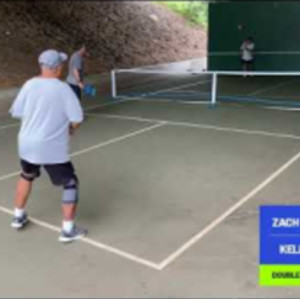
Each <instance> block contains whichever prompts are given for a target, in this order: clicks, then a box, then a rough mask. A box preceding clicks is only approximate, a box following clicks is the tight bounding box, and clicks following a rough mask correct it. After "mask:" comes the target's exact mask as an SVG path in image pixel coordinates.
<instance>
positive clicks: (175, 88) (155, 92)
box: [144, 80, 210, 96]
mask: <svg viewBox="0 0 300 299" xmlns="http://www.w3.org/2000/svg"><path fill="white" fill-rule="evenodd" d="M208 82H210V80H204V81H197V82H194V83H189V84H184V85H180V86H177V87H172V88H167V89H161V90H157V91H154V92H149V93H148V92H147V93H146V94H144V95H146V96H148V95H152V94H158V93H160V92H165V91H171V90H177V89H181V88H185V87H190V86H197V85H203V84H206V83H208Z"/></svg>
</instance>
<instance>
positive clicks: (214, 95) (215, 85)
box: [211, 72, 218, 107]
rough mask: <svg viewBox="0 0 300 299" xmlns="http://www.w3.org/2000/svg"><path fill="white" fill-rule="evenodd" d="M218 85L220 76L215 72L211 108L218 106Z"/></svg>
mask: <svg viewBox="0 0 300 299" xmlns="http://www.w3.org/2000/svg"><path fill="white" fill-rule="evenodd" d="M217 83H218V74H217V73H216V72H213V78H212V91H211V106H212V107H215V106H216V104H217Z"/></svg>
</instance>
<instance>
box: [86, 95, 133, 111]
mask: <svg viewBox="0 0 300 299" xmlns="http://www.w3.org/2000/svg"><path fill="white" fill-rule="evenodd" d="M129 101H130V98H124V99H122V100H116V101H111V102H107V103H103V104H98V105H94V106H91V107H87V108H85V109H83V111H90V110H93V109H96V108H102V107H107V106H112V105H116V104H120V103H123V102H129Z"/></svg>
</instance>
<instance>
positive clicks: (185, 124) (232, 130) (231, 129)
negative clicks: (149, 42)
mask: <svg viewBox="0 0 300 299" xmlns="http://www.w3.org/2000/svg"><path fill="white" fill-rule="evenodd" d="M87 115H90V116H95V117H105V118H116V119H123V120H135V121H141V122H163V123H164V124H166V125H171V126H182V127H189V128H199V129H206V130H215V131H223V132H230V133H243V134H248V135H261V136H268V137H277V138H289V139H295V140H300V136H297V135H291V134H280V133H271V132H267V131H251V130H243V129H237V128H234V127H217V126H212V125H206V124H194V123H189V122H176V121H167V120H162V119H153V118H143V117H135V116H123V115H115V114H105V113H87Z"/></svg>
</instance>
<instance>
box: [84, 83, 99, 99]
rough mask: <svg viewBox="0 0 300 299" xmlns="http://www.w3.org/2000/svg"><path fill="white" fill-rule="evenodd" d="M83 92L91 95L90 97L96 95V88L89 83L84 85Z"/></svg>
mask: <svg viewBox="0 0 300 299" xmlns="http://www.w3.org/2000/svg"><path fill="white" fill-rule="evenodd" d="M83 92H84V94H85V95H87V96H92V97H94V96H96V94H97V91H96V88H95V87H94V86H93V85H91V84H87V85H85V86H84V89H83Z"/></svg>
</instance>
